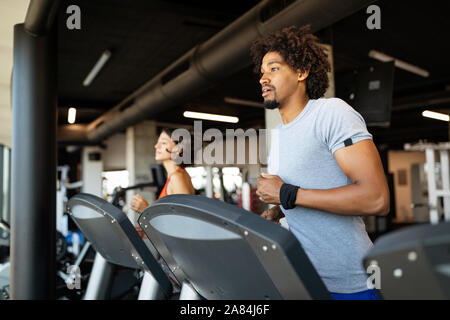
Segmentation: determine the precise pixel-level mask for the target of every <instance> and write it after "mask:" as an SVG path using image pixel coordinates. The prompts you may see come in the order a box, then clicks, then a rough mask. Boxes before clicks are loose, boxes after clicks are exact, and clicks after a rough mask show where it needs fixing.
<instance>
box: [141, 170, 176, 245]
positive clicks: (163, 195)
mask: <svg viewBox="0 0 450 320" xmlns="http://www.w3.org/2000/svg"><path fill="white" fill-rule="evenodd" d="M178 169H179V170H184V169H183V168H180V167H179V168H178ZM178 169H177V170H178ZM174 173H175V171H174V172H172V174H171V175H170V176H169V177H168V178H167V181H166V184H165V185H164V188H163V189H162V191H161V193H160V194H159V197H158V199H161V198H163V197H165V196H167V185H168V184H169V181H170V178H171V177H172V175H173V174H174ZM136 231H137V232H138V233H139V235H140V237H141V238H142V239H146V238H147V235H146V234H145V233H144V231H142V229H141V227H140V226H136Z"/></svg>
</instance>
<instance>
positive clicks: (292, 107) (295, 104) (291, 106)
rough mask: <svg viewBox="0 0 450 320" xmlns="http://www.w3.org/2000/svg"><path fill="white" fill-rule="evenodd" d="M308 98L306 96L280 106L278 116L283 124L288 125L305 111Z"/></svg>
mask: <svg viewBox="0 0 450 320" xmlns="http://www.w3.org/2000/svg"><path fill="white" fill-rule="evenodd" d="M308 101H309V98H308V96H307V95H304V96H302V97H299V98H298V99H292V100H291V101H289V102H287V103H285V104H283V105H280V107H279V110H280V115H281V120H282V121H283V124H288V123H289V122H291V121H292V120H294V119H295V118H297V116H298V115H299V114H300V113H301V112H302V111H303V109H305V107H306V104H307V103H308Z"/></svg>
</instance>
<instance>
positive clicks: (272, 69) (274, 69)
mask: <svg viewBox="0 0 450 320" xmlns="http://www.w3.org/2000/svg"><path fill="white" fill-rule="evenodd" d="M277 70H278V67H273V68H271V69H270V71H277Z"/></svg>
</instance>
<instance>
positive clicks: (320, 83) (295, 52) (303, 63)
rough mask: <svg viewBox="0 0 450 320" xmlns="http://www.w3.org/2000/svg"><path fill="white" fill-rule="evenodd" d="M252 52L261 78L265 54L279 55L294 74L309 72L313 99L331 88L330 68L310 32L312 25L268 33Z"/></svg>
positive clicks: (323, 50)
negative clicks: (329, 86)
mask: <svg viewBox="0 0 450 320" xmlns="http://www.w3.org/2000/svg"><path fill="white" fill-rule="evenodd" d="M250 51H251V56H252V59H253V63H254V64H255V68H254V71H255V73H257V74H261V72H260V70H261V63H262V59H263V57H264V56H265V54H266V53H268V52H278V53H279V54H280V55H281V56H282V57H283V59H284V61H286V63H287V64H288V65H289V66H290V67H291V68H292V69H293V70H299V69H300V70H301V71H302V72H305V71H306V70H309V75H308V77H307V78H306V94H307V95H308V97H309V98H310V99H319V98H320V97H322V96H323V95H324V94H325V91H326V90H327V88H328V85H329V84H328V74H327V72H329V71H330V70H331V66H330V63H329V62H328V55H327V53H326V52H325V49H324V47H323V46H322V45H321V43H320V41H319V38H317V37H316V36H315V35H313V34H312V33H311V32H310V25H306V26H303V27H300V28H299V27H297V26H290V27H286V28H284V29H282V30H279V31H275V32H272V33H269V34H268V35H267V36H265V37H263V38H261V39H257V40H255V41H254V42H253V44H252V46H251V48H250Z"/></svg>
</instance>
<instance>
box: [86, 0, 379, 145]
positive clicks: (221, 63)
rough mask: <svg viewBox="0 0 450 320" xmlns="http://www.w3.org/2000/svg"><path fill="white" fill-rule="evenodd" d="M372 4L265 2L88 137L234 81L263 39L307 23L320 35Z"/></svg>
mask: <svg viewBox="0 0 450 320" xmlns="http://www.w3.org/2000/svg"><path fill="white" fill-rule="evenodd" d="M290 2H291V1H285V3H290ZM373 2H374V0H341V1H335V0H297V1H294V2H292V3H290V4H289V5H288V6H286V7H285V8H281V7H280V5H281V4H280V1H271V0H266V1H262V2H261V3H259V4H258V5H256V6H255V7H254V8H253V9H251V10H249V11H248V12H247V13H246V14H244V15H243V16H241V17H240V18H238V19H237V20H236V21H234V22H233V23H231V24H230V25H229V26H228V27H226V28H225V29H223V30H222V31H220V32H219V33H217V34H216V35H215V36H213V37H212V38H211V39H209V40H208V41H206V42H204V43H202V44H199V45H197V46H196V47H195V48H193V49H192V50H190V51H189V52H187V53H186V54H185V55H184V56H182V57H181V58H179V59H178V60H177V61H175V62H174V63H173V64H171V65H170V66H169V67H167V68H166V69H165V70H164V71H162V72H161V73H160V74H159V75H157V76H155V77H154V78H153V79H151V80H150V81H148V82H147V83H145V84H144V85H143V86H141V87H140V88H139V89H138V90H136V92H134V93H133V94H131V95H130V96H129V97H127V98H126V99H124V100H123V101H122V102H121V103H119V104H118V105H116V106H115V107H114V108H112V109H111V110H110V111H108V112H106V113H105V114H104V115H102V116H100V117H99V118H98V119H96V120H94V121H93V122H92V123H90V124H89V125H88V127H87V138H88V139H89V140H90V141H91V142H99V141H101V140H103V139H105V138H107V137H109V136H111V135H112V134H114V133H116V132H118V131H120V130H123V129H125V128H127V127H129V126H132V125H135V124H137V123H139V122H140V121H142V120H143V119H145V118H148V117H150V116H153V115H155V114H157V113H159V112H161V111H167V110H169V108H171V107H174V106H176V105H177V104H180V103H183V101H185V100H186V99H187V98H189V97H192V96H195V95H196V94H198V93H199V92H200V91H203V90H205V89H207V88H209V87H211V86H212V85H214V84H215V83H217V82H218V81H219V80H222V79H225V78H226V77H229V76H231V75H232V74H234V73H235V72H237V71H238V70H240V69H242V68H243V67H246V66H248V65H249V64H250V63H251V60H250V53H249V48H250V45H251V43H252V41H254V40H255V39H257V38H259V37H261V36H264V35H266V34H268V33H270V32H272V31H275V30H279V29H281V28H283V27H286V26H289V25H293V24H296V25H305V24H308V23H309V24H311V30H312V31H313V32H316V31H318V30H320V29H322V28H325V27H327V26H329V25H331V24H333V23H335V22H337V21H339V20H341V19H343V18H345V17H346V16H348V15H350V14H352V13H354V12H355V11H357V10H359V9H361V8H363V7H365V6H367V5H369V4H370V3H373ZM361 27H364V25H362V26H361Z"/></svg>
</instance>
